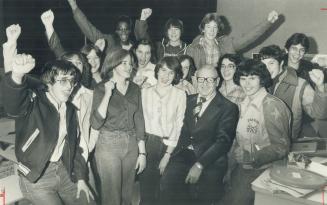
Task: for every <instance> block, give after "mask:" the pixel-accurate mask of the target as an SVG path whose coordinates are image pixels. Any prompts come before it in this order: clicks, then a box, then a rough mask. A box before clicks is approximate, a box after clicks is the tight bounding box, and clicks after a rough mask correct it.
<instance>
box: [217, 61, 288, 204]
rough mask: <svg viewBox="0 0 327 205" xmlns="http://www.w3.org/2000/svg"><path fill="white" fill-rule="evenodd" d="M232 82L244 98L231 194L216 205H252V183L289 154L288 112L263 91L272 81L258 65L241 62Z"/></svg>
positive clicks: (233, 157)
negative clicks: (238, 86) (241, 90)
mask: <svg viewBox="0 0 327 205" xmlns="http://www.w3.org/2000/svg"><path fill="white" fill-rule="evenodd" d="M234 81H235V83H236V84H237V85H240V86H241V87H242V88H243V90H244V93H245V95H246V97H245V99H244V101H243V102H241V103H240V104H239V107H240V118H239V122H238V125H237V129H236V138H235V141H234V144H233V148H232V150H231V159H232V160H233V161H234V164H233V165H230V167H233V169H232V174H231V177H230V181H229V182H228V183H229V184H230V188H231V190H229V191H228V192H226V193H225V195H224V197H223V199H222V201H221V203H220V204H222V205H225V204H229V205H252V204H253V203H254V191H253V190H252V189H251V183H252V181H254V180H255V179H256V178H257V177H258V176H260V174H261V173H262V172H264V171H265V170H266V169H267V168H268V167H270V166H271V164H272V163H273V162H274V161H277V160H282V159H284V158H285V157H286V156H287V154H288V152H289V148H290V137H291V128H290V122H291V112H290V111H289V109H288V108H287V106H286V105H285V104H284V102H282V101H281V100H280V99H278V98H277V97H275V96H272V95H270V94H269V93H268V92H267V91H266V88H268V87H269V86H271V84H272V79H271V77H270V73H269V71H268V70H267V68H266V66H265V64H263V63H261V62H260V61H255V60H247V61H245V62H244V64H243V65H241V66H240V67H239V69H238V70H237V71H236V73H235V75H234ZM229 161H231V160H229Z"/></svg>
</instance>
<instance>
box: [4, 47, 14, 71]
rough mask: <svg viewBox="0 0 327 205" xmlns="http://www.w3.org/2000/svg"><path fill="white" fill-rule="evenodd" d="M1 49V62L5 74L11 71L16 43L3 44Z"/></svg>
mask: <svg viewBox="0 0 327 205" xmlns="http://www.w3.org/2000/svg"><path fill="white" fill-rule="evenodd" d="M2 48H3V60H4V62H3V63H4V69H5V73H8V72H9V71H11V69H12V68H11V66H12V61H13V58H14V56H15V55H16V54H17V42H16V41H15V42H9V41H7V42H5V43H4V44H3V45H2Z"/></svg>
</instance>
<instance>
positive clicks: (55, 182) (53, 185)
mask: <svg viewBox="0 0 327 205" xmlns="http://www.w3.org/2000/svg"><path fill="white" fill-rule="evenodd" d="M19 184H20V189H21V191H22V193H23V195H24V197H25V198H26V199H28V200H29V201H30V202H31V203H32V204H34V205H45V204H46V205H62V204H65V205H75V204H76V205H80V204H89V203H87V199H86V196H85V193H84V192H82V193H81V195H80V198H79V199H77V198H76V194H77V184H75V183H73V182H72V181H71V179H70V177H69V175H68V172H67V171H66V168H65V167H64V165H63V163H62V161H61V160H59V161H58V162H50V163H49V165H48V167H47V168H46V170H45V171H44V173H43V175H42V176H41V178H40V179H39V180H38V181H37V182H36V183H32V182H30V181H28V180H27V179H26V178H25V177H24V176H20V177H19ZM90 204H94V201H92V202H90Z"/></svg>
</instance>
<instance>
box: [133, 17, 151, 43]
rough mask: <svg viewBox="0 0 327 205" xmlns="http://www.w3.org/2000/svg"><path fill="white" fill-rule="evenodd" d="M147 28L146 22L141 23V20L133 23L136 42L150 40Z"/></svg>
mask: <svg viewBox="0 0 327 205" xmlns="http://www.w3.org/2000/svg"><path fill="white" fill-rule="evenodd" d="M148 28H149V26H148V22H147V21H141V20H136V21H135V28H134V33H135V38H136V40H137V41H139V40H141V39H148V40H150V35H149V32H148Z"/></svg>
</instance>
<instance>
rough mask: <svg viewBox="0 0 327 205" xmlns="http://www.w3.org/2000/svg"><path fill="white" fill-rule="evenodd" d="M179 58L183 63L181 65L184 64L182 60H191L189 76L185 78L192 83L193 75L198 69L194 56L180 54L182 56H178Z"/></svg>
mask: <svg viewBox="0 0 327 205" xmlns="http://www.w3.org/2000/svg"><path fill="white" fill-rule="evenodd" d="M178 60H179V62H180V64H181V66H182V62H183V61H185V60H188V62H190V69H189V71H188V74H187V76H186V77H185V80H187V81H188V82H190V83H192V79H191V77H192V76H194V74H195V70H196V68H195V65H194V60H193V58H192V57H191V56H189V55H180V56H178ZM182 68H183V66H182ZM182 72H183V70H182ZM182 77H183V76H182Z"/></svg>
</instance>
